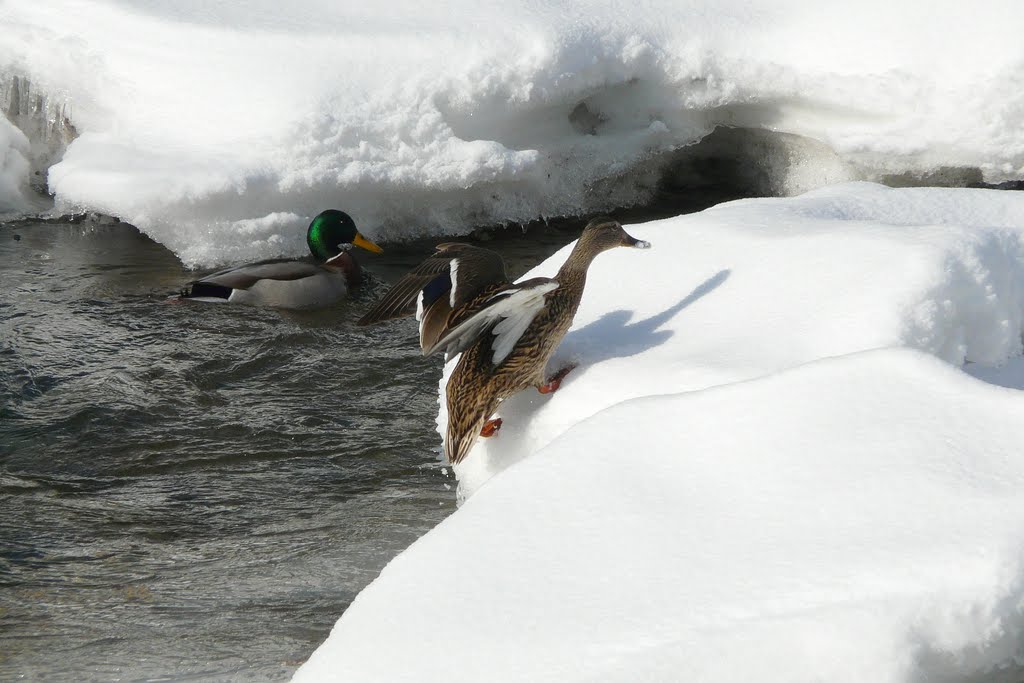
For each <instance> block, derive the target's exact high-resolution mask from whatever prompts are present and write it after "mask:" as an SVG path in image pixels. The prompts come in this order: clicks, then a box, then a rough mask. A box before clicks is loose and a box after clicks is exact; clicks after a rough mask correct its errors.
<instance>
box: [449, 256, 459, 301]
mask: <svg viewBox="0 0 1024 683" xmlns="http://www.w3.org/2000/svg"><path fill="white" fill-rule="evenodd" d="M448 270H449V276H450V277H451V280H452V289H451V291H450V292H449V293H448V305H449V306H451V307H452V308H455V291H456V290H457V289H458V288H459V281H458V274H459V259H457V258H453V259H452V260H451V263H449V264H448Z"/></svg>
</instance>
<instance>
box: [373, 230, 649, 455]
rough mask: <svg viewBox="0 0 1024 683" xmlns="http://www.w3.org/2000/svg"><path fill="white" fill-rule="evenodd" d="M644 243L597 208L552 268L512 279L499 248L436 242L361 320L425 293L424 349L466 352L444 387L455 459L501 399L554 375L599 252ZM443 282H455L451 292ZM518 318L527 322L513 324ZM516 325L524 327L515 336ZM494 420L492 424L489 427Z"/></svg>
mask: <svg viewBox="0 0 1024 683" xmlns="http://www.w3.org/2000/svg"><path fill="white" fill-rule="evenodd" d="M647 246H650V245H648V244H647V242H642V241H640V240H637V239H635V238H633V237H630V236H629V235H628V234H626V231H625V230H623V229H622V226H621V225H619V224H618V223H617V222H616V221H614V220H612V219H610V218H597V219H594V220H592V221H591V222H590V223H588V224H587V227H586V228H584V230H583V234H582V235H581V236H580V239H579V241H578V242H577V243H576V246H575V247H574V248H573V250H572V252H571V253H570V254H569V258H568V259H566V261H565V263H564V264H563V265H562V267H561V269H560V270H559V271H558V274H557V275H555V277H554V278H533V279H532V280H527V281H525V282H519V283H515V284H513V283H512V282H510V281H509V279H508V276H507V275H506V274H505V266H504V263H503V262H502V260H501V257H500V256H499V255H498V254H495V253H494V252H492V251H490V250H487V249H481V248H480V247H473V246H470V245H468V244H458V243H447V244H442V245H438V247H437V252H436V253H435V254H434V255H433V256H431V257H430V258H428V259H427V260H426V261H424V262H423V263H422V264H420V265H419V266H417V267H416V268H415V269H413V270H412V272H410V273H409V274H407V275H406V276H404V277H403V278H402V279H401V280H399V281H398V282H397V283H396V284H395V285H394V286H393V287H392V288H391V290H390V291H389V292H388V293H387V294H386V295H385V296H384V298H383V299H381V301H379V302H378V303H377V305H376V306H374V308H373V309H372V310H370V311H369V312H368V313H367V314H366V315H365V316H363V318H362V319H361V320H360V321H359V324H361V325H366V324H370V323H375V322H380V321H383V320H387V319H390V318H394V317H399V316H401V315H409V314H410V313H411V312H412V310H413V309H414V308H415V305H414V304H415V302H416V301H417V299H418V298H419V299H420V302H421V304H422V305H423V310H422V311H421V324H420V346H421V347H422V349H423V352H424V353H428V354H429V353H434V352H436V351H446V352H447V353H449V354H455V353H460V352H461V356H460V357H459V362H458V364H457V365H456V367H455V370H454V372H453V373H452V376H451V378H449V380H448V387H447V390H446V401H447V405H448V429H447V433H446V438H445V453H446V455H447V456H448V460H449V461H450V462H452V463H457V462H460V461H461V460H462V459H463V458H465V457H466V455H467V454H468V453H469V451H470V449H472V448H473V444H474V443H476V440H477V437H478V436H479V435H480V430H481V428H482V427H483V426H484V423H486V422H487V420H488V418H489V417H490V416H491V415H492V414H493V413H494V411H495V410H496V409H497V407H498V404H499V403H500V402H501V401H502V400H503V399H505V398H508V397H509V396H511V395H513V394H515V393H517V392H519V391H522V390H523V389H526V388H529V387H538V388H539V387H541V386H543V385H545V384H546V383H547V378H546V377H545V376H544V372H545V367H546V366H547V363H548V359H550V358H551V354H553V353H554V351H555V349H556V348H558V345H559V344H560V343H561V342H562V338H563V337H565V333H566V332H568V331H569V327H571V326H572V320H573V317H574V316H575V315H576V309H577V308H579V305H580V301H581V300H582V298H583V288H584V286H585V285H586V282H587V269H588V268H589V267H590V264H591V262H592V261H593V260H594V257H595V256H597V255H598V254H600V253H601V252H602V251H606V250H608V249H611V248H613V247H647ZM455 261H458V263H457V264H456V266H455V267H453V266H452V263H453V262H455ZM445 287H449V288H454V290H455V291H454V293H452V292H451V291H450V290H449V289H445ZM428 294H429V297H428ZM428 298H429V299H430V300H429V301H428ZM517 321H518V322H519V323H521V326H519V327H517V326H516V325H514V324H512V323H516V322H517ZM506 325H508V326H509V327H508V328H505V326H506ZM523 326H525V327H523ZM513 329H514V330H515V332H518V331H519V330H522V332H521V334H518V336H515V334H514V333H513V332H512V331H511V330H513ZM499 347H500V348H499ZM503 351H505V352H507V355H505V354H504V353H503ZM554 388H555V387H554V386H551V387H546V388H545V389H546V391H548V392H550V391H553V390H554ZM496 429H497V425H494V426H493V428H492V429H490V430H488V431H489V432H493V431H495V430H496Z"/></svg>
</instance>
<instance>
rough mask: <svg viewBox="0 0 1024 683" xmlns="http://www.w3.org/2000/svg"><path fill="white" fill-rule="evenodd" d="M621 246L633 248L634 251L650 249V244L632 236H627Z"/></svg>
mask: <svg viewBox="0 0 1024 683" xmlns="http://www.w3.org/2000/svg"><path fill="white" fill-rule="evenodd" d="M622 246H624V247H633V248H634V249H650V248H651V243H650V242H648V241H647V240H638V239H637V238H635V237H633V236H632V235H627V236H626V239H625V240H623V242H622Z"/></svg>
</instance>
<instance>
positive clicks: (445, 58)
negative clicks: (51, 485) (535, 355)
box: [0, 0, 1024, 264]
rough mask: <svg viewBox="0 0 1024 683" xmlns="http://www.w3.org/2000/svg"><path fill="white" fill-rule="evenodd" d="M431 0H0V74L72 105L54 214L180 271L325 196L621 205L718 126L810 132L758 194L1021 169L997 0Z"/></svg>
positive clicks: (1015, 13) (434, 210)
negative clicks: (952, 170)
mask: <svg viewBox="0 0 1024 683" xmlns="http://www.w3.org/2000/svg"><path fill="white" fill-rule="evenodd" d="M445 9H446V11H445V12H440V13H439V12H437V11H436V8H435V7H434V6H433V5H425V4H423V3H418V2H409V1H408V0H398V1H397V2H392V3H389V5H388V6H387V8H386V10H385V9H382V8H372V9H367V8H366V7H365V5H364V4H362V3H351V2H345V3H338V2H333V1H330V2H329V1H328V0H303V1H302V2H292V3H276V2H269V1H267V0H258V1H256V2H248V3H244V4H242V5H235V4H233V3H227V2H221V3H216V2H214V3H211V2H178V1H177V0H175V1H171V0H166V1H164V0H149V1H147V2H127V1H125V0H52V1H51V2H46V3H39V2H36V1H35V0H8V1H7V2H5V3H4V4H3V6H2V7H0V21H2V23H3V26H4V31H3V33H2V34H0V76H3V75H4V74H15V75H22V76H28V77H30V78H31V80H32V83H33V85H34V87H35V88H36V89H37V90H39V91H41V92H45V93H48V94H49V96H50V97H51V98H56V99H58V100H61V101H66V102H69V103H70V105H71V106H70V112H71V117H72V118H73V123H74V125H75V127H76V129H77V131H78V132H79V133H80V136H79V137H78V138H77V139H76V140H75V141H74V142H73V143H71V145H70V147H69V148H68V150H67V153H66V156H65V157H64V161H63V162H61V163H59V164H57V165H56V166H55V167H54V168H53V169H52V172H51V173H50V176H49V181H50V187H51V189H52V190H53V191H55V192H56V194H57V199H58V204H59V206H61V207H64V208H68V207H74V206H80V207H89V208H92V209H96V210H100V211H104V212H107V213H111V214H114V215H116V216H119V217H121V218H123V219H125V220H128V221H130V222H132V223H134V224H136V225H138V226H140V227H141V228H142V229H143V230H145V231H146V232H148V233H149V234H151V235H152V236H153V237H155V238H156V239H157V240H159V241H161V242H163V243H165V244H166V245H168V246H169V247H170V248H172V249H173V250H174V251H175V252H177V253H178V254H179V255H180V256H181V257H182V259H183V260H184V261H185V262H186V263H188V264H209V263H212V262H215V261H225V260H235V259H241V258H250V257H257V256H266V255H270V254H276V253H300V252H302V251H303V248H304V244H303V240H302V230H303V228H304V225H305V222H306V221H307V220H308V218H309V217H310V216H312V215H314V214H315V213H316V212H318V211H319V210H321V209H323V208H324V207H325V206H338V207H342V208H345V209H346V210H347V211H349V212H350V213H351V214H352V215H353V216H354V217H356V219H357V222H358V223H359V224H360V225H361V226H362V227H363V228H364V229H365V231H366V232H367V233H368V234H369V235H370V236H371V237H374V238H377V239H386V238H395V237H408V236H415V235H419V234H425V233H442V232H443V233H459V232H465V231H467V230H468V229H469V228H470V227H472V226H474V225H478V224H480V223H491V222H498V221H523V220H528V219H533V218H537V217H541V216H551V215H563V214H573V213H578V212H581V211H588V210H595V209H602V208H606V207H608V206H613V205H622V204H627V203H630V202H634V201H639V200H643V199H644V198H645V196H647V194H649V193H650V190H651V187H652V186H653V183H654V181H655V180H656V179H657V177H658V176H659V174H660V173H661V172H662V171H663V170H664V169H663V168H662V166H663V165H664V163H666V161H665V160H666V158H667V157H666V153H668V152H669V151H671V150H676V149H678V148H680V147H682V146H684V145H688V144H690V143H693V142H695V141H697V140H700V139H701V138H703V137H704V136H706V135H707V134H708V133H709V132H710V131H711V130H712V129H713V128H714V127H715V126H718V125H725V126H740V127H749V128H758V129H765V130H769V131H774V132H778V133H789V134H794V135H796V136H801V137H802V138H807V139H810V140H811V141H813V142H814V144H804V143H799V142H794V143H793V145H794V146H793V147H792V148H791V149H790V148H789V147H784V148H783V150H782V151H778V152H773V154H777V155H778V156H781V157H784V158H783V159H781V160H777V163H776V162H772V163H770V164H768V167H770V168H772V169H774V171H773V172H777V173H780V174H790V173H791V174H792V177H788V176H787V177H786V178H782V179H779V180H778V182H775V183H773V184H772V185H773V187H778V188H779V189H780V191H791V192H795V191H799V190H802V189H806V188H808V187H815V186H817V185H820V184H824V183H827V182H835V181H837V180H844V179H850V178H859V177H874V176H875V175H878V174H886V173H900V172H903V171H906V170H908V169H909V170H914V171H917V172H927V171H930V170H934V169H936V168H938V167H942V166H950V165H952V166H963V167H972V168H978V169H981V172H983V173H984V175H985V177H987V178H988V179H990V180H1000V179H1003V178H1008V177H1019V176H1020V175H1022V168H1024V135H1022V133H1021V130H1024V127H1022V124H1024V87H1022V86H1024V82H1022V80H1024V75H1022V74H1024V68H1022V66H1024V47H1022V46H1021V43H1020V41H1019V40H1018V38H1019V36H1018V33H1019V27H1020V26H1021V25H1022V24H1024V6H1021V5H1020V4H1019V3H1016V2H1012V1H1010V0H1003V1H1002V2H996V3H994V4H990V5H987V6H986V11H984V12H981V11H977V10H976V9H975V8H973V7H970V6H967V5H963V4H962V3H955V2H940V3H924V2H916V3H915V2H912V3H902V4H901V3H892V2H882V1H881V0H864V1H862V2H858V3H855V4H853V3H848V4H846V5H844V6H835V5H832V6H829V7H823V6H822V5H821V3H817V2H810V1H809V0H784V1H782V2H751V1H750V0H729V1H727V2H718V3H715V5H714V7H713V9H709V6H708V5H707V3H704V2H696V1H692V2H691V1H687V2H679V1H678V0H671V1H669V0H652V1H651V2H646V3H643V4H641V5H637V4H636V3H634V2H630V3H621V2H606V3H596V4H595V3H592V4H590V5H588V6H586V7H585V8H581V7H579V6H578V5H577V4H576V3H563V2H545V3H536V2H523V1H521V2H506V1H504V0H502V1H501V2H497V1H496V0H495V1H488V2H478V1H473V2H470V1H469V0H457V1H456V2H454V3H448V4H446V8H445ZM56 47H59V49H55V48H56ZM787 139H789V138H787ZM793 140H799V138H793Z"/></svg>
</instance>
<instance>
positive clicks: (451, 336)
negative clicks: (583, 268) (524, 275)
mask: <svg viewBox="0 0 1024 683" xmlns="http://www.w3.org/2000/svg"><path fill="white" fill-rule="evenodd" d="M556 289H558V282H556V281H555V280H552V279H550V278H546V277H538V278H533V279H531V280H527V281H525V282H520V283H518V284H514V285H513V284H510V285H506V286H504V287H503V288H501V289H500V290H499V291H498V292H496V293H493V294H485V295H483V296H481V297H479V299H478V301H476V302H473V304H471V305H470V306H469V307H467V309H465V310H463V311H462V312H460V314H458V315H457V316H455V317H454V319H453V320H451V321H450V324H449V326H448V327H447V328H446V329H445V330H444V331H443V333H442V334H440V335H439V336H438V338H437V340H436V341H434V342H433V343H432V344H431V345H429V346H423V354H424V355H429V354H431V353H434V352H436V351H442V350H443V351H444V352H445V353H447V354H448V355H454V354H457V353H461V352H462V351H465V350H466V349H467V348H469V347H470V346H472V345H473V344H475V343H476V342H477V340H479V339H480V337H482V336H483V335H485V334H487V333H488V332H490V333H491V334H493V335H494V340H493V341H492V342H491V350H492V356H491V363H492V364H493V365H494V366H498V365H500V364H501V362H502V361H503V360H505V359H506V358H508V355H509V354H510V353H512V349H513V348H514V347H515V345H516V343H517V342H518V341H519V339H520V338H521V337H522V336H523V333H524V332H525V331H526V328H528V327H529V326H530V323H531V322H533V319H534V318H535V317H536V316H537V314H538V313H540V312H541V311H542V310H543V309H544V306H545V305H546V304H547V295H548V294H549V293H551V292H553V291H555V290H556Z"/></svg>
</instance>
